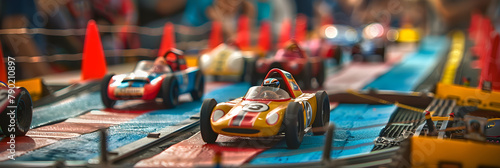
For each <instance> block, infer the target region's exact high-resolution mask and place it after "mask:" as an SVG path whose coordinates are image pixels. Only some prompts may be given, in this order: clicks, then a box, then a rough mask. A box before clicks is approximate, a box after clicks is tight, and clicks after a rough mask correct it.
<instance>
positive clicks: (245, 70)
mask: <svg viewBox="0 0 500 168" xmlns="http://www.w3.org/2000/svg"><path fill="white" fill-rule="evenodd" d="M248 64H249V62H248V61H247V60H246V59H245V58H243V72H241V76H240V78H239V79H238V82H245V77H246V76H247V73H248V72H249V71H248V70H247V68H248Z"/></svg>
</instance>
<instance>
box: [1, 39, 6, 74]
mask: <svg viewBox="0 0 500 168" xmlns="http://www.w3.org/2000/svg"><path fill="white" fill-rule="evenodd" d="M0 81H2V82H5V83H7V67H5V61H4V60H3V50H2V43H0Z"/></svg>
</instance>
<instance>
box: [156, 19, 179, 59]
mask: <svg viewBox="0 0 500 168" xmlns="http://www.w3.org/2000/svg"><path fill="white" fill-rule="evenodd" d="M171 48H175V32H174V24H172V23H170V22H168V23H165V26H164V27H163V36H162V38H161V43H160V49H159V50H158V57H161V56H163V55H164V54H165V53H166V52H167V51H168V50H170V49H171Z"/></svg>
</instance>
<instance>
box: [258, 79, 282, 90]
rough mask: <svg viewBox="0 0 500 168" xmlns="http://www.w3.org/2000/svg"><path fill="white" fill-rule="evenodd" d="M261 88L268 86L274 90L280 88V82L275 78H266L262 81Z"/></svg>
mask: <svg viewBox="0 0 500 168" xmlns="http://www.w3.org/2000/svg"><path fill="white" fill-rule="evenodd" d="M262 85H263V86H269V87H274V88H280V81H278V79H276V78H267V79H266V80H264V83H263V84H262Z"/></svg>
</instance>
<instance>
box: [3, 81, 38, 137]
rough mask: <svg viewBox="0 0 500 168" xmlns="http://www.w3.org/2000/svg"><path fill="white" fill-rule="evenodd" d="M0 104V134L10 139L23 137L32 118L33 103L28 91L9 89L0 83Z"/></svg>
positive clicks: (17, 88) (18, 88)
mask: <svg viewBox="0 0 500 168" xmlns="http://www.w3.org/2000/svg"><path fill="white" fill-rule="evenodd" d="M0 104H1V110H2V111H1V112H2V113H0V127H1V129H0V130H1V134H2V135H6V136H7V137H11V138H12V137H15V136H11V135H19V136H23V135H25V134H26V133H27V132H28V130H29V129H30V126H31V119H32V116H33V102H32V100H31V96H30V93H29V92H28V90H26V89H25V88H23V87H12V88H9V87H8V86H7V85H6V84H5V83H4V82H0ZM12 133H13V134H12ZM9 134H10V135H9Z"/></svg>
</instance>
